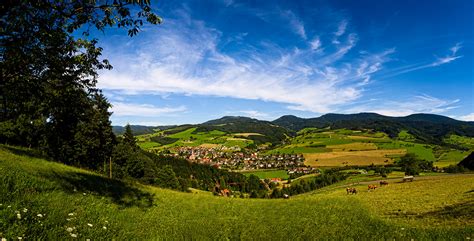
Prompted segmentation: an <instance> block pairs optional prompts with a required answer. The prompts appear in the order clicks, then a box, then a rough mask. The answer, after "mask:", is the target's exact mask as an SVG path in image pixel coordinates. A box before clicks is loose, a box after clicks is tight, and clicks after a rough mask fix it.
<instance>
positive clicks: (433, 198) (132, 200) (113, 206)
mask: <svg viewBox="0 0 474 241" xmlns="http://www.w3.org/2000/svg"><path fill="white" fill-rule="evenodd" d="M33 156H34V155H33V154H31V153H29V152H28V151H27V150H25V149H15V148H12V149H7V148H3V147H2V148H1V149H0V170H1V171H2V173H4V175H2V176H0V181H1V182H0V192H1V193H2V194H6V193H8V195H0V204H1V205H0V230H1V234H0V235H1V236H2V237H5V238H7V240H10V239H16V238H18V237H22V238H23V239H31V238H35V239H67V238H71V234H74V235H77V237H78V238H79V239H120V240H123V239H184V238H186V237H193V238H196V239H200V238H205V239H245V240H249V239H253V240H255V239H267V238H268V234H269V233H271V234H272V236H271V237H272V239H286V238H288V235H289V234H291V238H292V239H313V238H321V239H358V238H360V237H361V236H363V237H364V238H367V239H412V238H413V239H442V240H446V239H456V240H465V239H466V238H471V237H473V235H474V222H473V220H474V219H473V217H472V214H473V213H474V212H472V208H473V203H472V200H473V199H474V197H473V195H474V193H472V190H473V189H474V186H473V185H474V177H473V175H455V176H444V177H430V178H432V179H428V180H419V181H418V180H415V181H414V182H413V183H403V184H402V183H400V184H398V183H390V185H389V186H387V187H384V188H380V189H377V190H376V191H374V192H364V191H361V192H360V193H358V194H357V195H347V194H346V193H345V190H344V188H343V187H337V186H334V185H333V186H330V187H327V188H325V189H323V190H321V191H316V192H313V193H308V194H305V195H301V196H295V197H292V198H290V199H289V200H285V199H271V200H268V199H240V198H223V197H215V196H212V195H209V193H208V192H201V191H197V192H193V193H181V192H176V191H170V190H165V189H159V188H155V187H151V186H143V185H139V184H135V183H129V182H122V181H118V180H110V179H108V178H105V177H103V176H100V175H97V174H94V173H91V172H88V171H84V170H80V169H77V168H73V167H68V166H64V165H62V164H58V163H54V162H48V161H45V160H43V159H41V158H37V157H33ZM6 170H8V171H6ZM336 185H337V184H336ZM357 187H358V188H360V189H361V190H362V188H364V185H360V186H357ZM448 187H449V188H448ZM331 188H332V189H331ZM323 193H324V195H320V194H323ZM65 203H67V204H68V205H64V204H65ZM25 210H26V211H25ZM398 210H400V211H398ZM16 211H17V212H16ZM19 213H20V215H21V219H19V218H18V217H17V216H18V215H17V214H19ZM395 213H399V215H397V214H395ZM38 214H41V216H39V215H38ZM453 217H456V218H453ZM282 223H285V225H283V226H282V225H281V224H282ZM216 227H218V228H216ZM274 227H280V228H277V229H275V228H274ZM68 230H70V232H69V231H68Z"/></svg>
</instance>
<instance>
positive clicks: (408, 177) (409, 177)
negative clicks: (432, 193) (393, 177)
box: [403, 176, 413, 182]
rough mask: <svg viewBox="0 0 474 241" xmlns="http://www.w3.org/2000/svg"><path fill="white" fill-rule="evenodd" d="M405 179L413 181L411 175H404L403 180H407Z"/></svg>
mask: <svg viewBox="0 0 474 241" xmlns="http://www.w3.org/2000/svg"><path fill="white" fill-rule="evenodd" d="M407 181H410V182H413V176H405V177H403V182H407Z"/></svg>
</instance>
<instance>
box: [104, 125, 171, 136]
mask: <svg viewBox="0 0 474 241" xmlns="http://www.w3.org/2000/svg"><path fill="white" fill-rule="evenodd" d="M130 127H131V128H132V132H133V134H134V135H144V134H151V133H154V132H155V130H156V129H159V130H166V129H170V128H173V127H176V125H169V126H142V125H130ZM112 131H113V132H114V133H115V134H116V135H122V134H123V133H124V132H125V126H112Z"/></svg>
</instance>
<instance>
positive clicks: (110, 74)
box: [99, 16, 394, 113]
mask: <svg viewBox="0 0 474 241" xmlns="http://www.w3.org/2000/svg"><path fill="white" fill-rule="evenodd" d="M303 29H304V27H303ZM302 33H304V32H302ZM222 35H223V33H221V32H219V31H218V30H216V29H213V28H209V27H207V26H206V25H205V24H204V22H202V21H198V20H193V19H191V17H189V16H185V17H183V18H182V20H174V19H168V21H167V24H166V25H163V26H162V27H160V28H159V31H148V32H144V33H142V35H141V36H142V38H145V39H146V41H143V40H141V41H140V42H135V44H134V45H133V46H135V47H134V52H131V53H130V52H124V49H125V50H127V48H122V47H121V46H113V47H112V48H106V51H110V52H108V53H104V54H105V55H106V57H107V58H109V60H110V61H111V62H112V63H113V64H114V70H113V71H106V72H103V73H102V74H101V76H100V80H99V87H100V88H102V89H106V90H118V91H122V92H126V93H128V94H141V93H150V94H166V93H179V94H186V95H206V96H220V97H233V98H240V99H251V100H263V101H271V102H278V103H284V104H287V106H288V108H290V109H294V110H302V111H311V112H317V113H326V112H333V111H334V110H335V109H337V108H338V107H339V106H342V105H345V104H348V103H351V102H352V101H354V100H356V99H358V98H360V97H361V96H362V94H363V91H364V90H363V89H362V86H363V85H365V84H367V83H368V82H369V79H370V76H371V75H372V74H373V73H375V72H377V71H378V70H379V69H381V68H382V65H383V64H384V63H385V62H387V61H389V60H390V59H389V58H388V55H390V54H391V53H393V52H394V50H386V51H382V52H381V53H374V54H368V53H364V55H363V56H362V55H361V56H359V57H355V58H354V57H352V58H351V60H350V61H342V60H343V57H344V56H345V55H346V54H347V53H348V52H349V51H350V50H351V49H352V48H353V47H354V46H355V44H356V42H357V35H356V34H355V33H351V34H349V35H348V36H347V40H346V41H345V43H344V44H342V45H341V46H338V47H337V48H336V49H335V50H334V51H333V52H330V51H325V52H327V53H325V55H322V56H321V53H317V51H313V49H312V48H308V49H300V48H297V47H292V48H291V47H286V48H282V47H279V46H278V45H276V44H271V43H270V44H268V45H267V46H265V48H264V49H263V50H262V49H259V50H255V49H256V48H255V47H254V46H248V48H244V47H242V48H241V49H240V51H241V52H240V53H239V54H237V55H229V54H226V53H224V52H222V51H220V49H219V43H220V39H221V36H222ZM132 41H136V40H135V39H132ZM243 53H245V54H243ZM364 62H365V63H364ZM134 113H138V111H135V112H134Z"/></svg>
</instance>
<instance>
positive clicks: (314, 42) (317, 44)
mask: <svg viewBox="0 0 474 241" xmlns="http://www.w3.org/2000/svg"><path fill="white" fill-rule="evenodd" d="M309 44H310V46H311V49H312V50H314V51H316V50H320V48H321V40H320V39H319V37H315V38H314V39H313V40H312V41H311V42H310V43H309Z"/></svg>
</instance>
